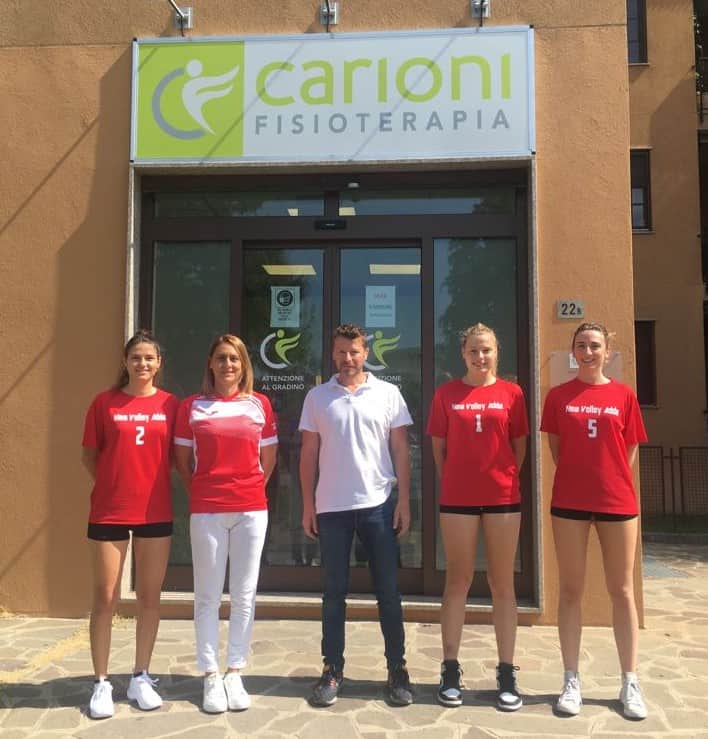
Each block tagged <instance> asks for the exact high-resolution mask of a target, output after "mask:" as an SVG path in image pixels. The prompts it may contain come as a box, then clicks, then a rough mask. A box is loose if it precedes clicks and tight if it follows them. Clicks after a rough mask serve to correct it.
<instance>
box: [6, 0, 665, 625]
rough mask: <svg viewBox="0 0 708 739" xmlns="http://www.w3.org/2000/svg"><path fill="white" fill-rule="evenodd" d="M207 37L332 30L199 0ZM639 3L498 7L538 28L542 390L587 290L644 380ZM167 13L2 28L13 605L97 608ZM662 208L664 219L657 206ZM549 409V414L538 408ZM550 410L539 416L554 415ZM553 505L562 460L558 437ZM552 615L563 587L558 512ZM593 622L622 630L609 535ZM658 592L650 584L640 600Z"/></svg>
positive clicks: (135, 8)
mask: <svg viewBox="0 0 708 739" xmlns="http://www.w3.org/2000/svg"><path fill="white" fill-rule="evenodd" d="M194 5H195V11H196V28H195V30H194V31H193V32H192V35H210V34H222V35H226V34H234V35H237V34H246V33H273V34H276V33H301V32H321V30H322V29H321V26H320V25H319V21H318V17H319V2H317V1H316V0H312V1H311V2H302V0H290V1H289V2H284V1H282V0H280V1H279V2H275V1H274V0H259V1H258V2H255V1H253V2H246V3H240V4H239V5H238V6H234V4H233V3H231V2H226V1H225V0H223V1H220V0H200V2H199V3H194ZM341 12H342V15H341V24H340V25H339V26H338V27H337V29H336V30H337V31H338V32H341V31H365V30H386V29H405V28H428V27H430V28H434V27H436V28H444V27H458V26H467V25H470V23H471V20H470V17H469V2H468V0H454V1H453V2H447V3H430V2H429V1H428V0H406V1H404V0H391V1H390V2H387V3H381V2H379V1H378V0H357V2H356V3H352V2H343V3H341ZM624 14H625V2H624V0H597V2H593V3H577V2H573V3H569V2H567V0H525V1H524V2H521V0H514V1H511V0H510V1H509V2H504V3H501V2H495V3H494V4H493V17H492V19H491V21H490V23H492V24H495V25H513V24H533V25H534V26H535V29H536V110H537V149H538V155H537V166H536V181H537V192H536V200H537V203H538V207H537V211H536V213H535V218H536V222H537V242H536V247H537V250H538V274H539V293H538V300H539V324H538V327H537V328H538V336H539V341H540V344H539V352H540V359H541V361H540V372H539V384H540V393H541V397H543V396H544V395H545V392H546V391H547V389H548V387H549V383H550V373H549V357H550V355H551V353H552V352H554V351H559V350H563V349H565V348H567V346H568V342H569V336H570V332H571V326H570V325H568V324H566V323H563V322H559V321H558V320H556V319H555V301H556V300H557V299H558V298H561V297H578V298H581V299H583V300H584V301H585V307H586V312H587V314H588V316H591V317H593V318H595V319H597V320H601V321H605V322H607V323H608V324H609V325H610V327H611V328H612V329H613V330H615V331H617V334H618V345H617V347H618V348H619V349H620V351H622V353H623V355H624V359H625V380H627V381H628V382H630V383H631V382H633V372H632V367H633V346H632V336H633V333H632V325H633V324H632V322H633V312H634V307H633V304H632V290H631V285H632V258H631V233H630V224H629V172H628V156H627V152H628V148H629V108H628V95H627V91H628V90H627V88H628V81H627V66H626V45H625V44H626V40H625V17H624ZM176 33H177V32H176V30H175V29H174V28H173V25H172V13H171V11H170V9H169V6H168V4H167V2H164V3H162V2H146V1H145V0H133V1H132V2H125V3H121V4H119V5H111V4H96V3H93V2H88V0H87V1H86V2H78V1H77V0H73V1H69V2H65V3H62V4H61V5H57V4H55V3H46V2H43V0H13V1H11V2H9V3H6V4H5V9H4V23H3V25H2V27H1V28H0V68H2V70H3V74H2V75H0V100H3V106H2V107H0V127H1V128H2V130H3V131H5V136H6V138H5V139H4V143H3V149H4V150H3V151H2V162H3V168H2V170H1V171H0V270H1V274H2V277H1V278H0V279H2V285H1V286H0V289H1V292H0V294H1V295H2V301H3V321H2V326H3V333H4V336H5V340H4V345H5V347H6V348H10V351H8V352H6V360H5V362H4V363H3V364H2V366H1V367H0V435H1V436H2V438H3V450H2V460H1V462H0V464H1V468H2V472H3V474H2V476H1V477H0V521H2V526H3V531H4V534H5V537H4V538H5V541H4V544H3V548H2V550H1V551H0V606H2V607H4V608H7V609H10V610H13V611H21V612H28V613H50V614H53V615H77V614H83V613H85V612H86V611H87V610H88V605H89V599H90V581H91V580H90V572H89V566H88V558H87V545H86V541H85V537H84V534H85V522H86V514H87V508H88V505H87V500H88V491H89V481H88V478H87V476H86V475H85V474H84V472H83V471H82V470H81V469H80V466H79V463H78V458H79V447H80V436H81V427H82V421H83V414H84V411H85V408H86V406H87V403H88V402H89V400H90V398H91V397H92V395H93V394H94V393H95V392H96V391H98V390H99V389H101V388H103V387H105V386H106V385H107V384H108V383H109V382H111V381H112V379H113V376H114V373H115V371H116V368H117V362H118V358H119V349H120V346H121V344H122V341H123V326H124V318H125V311H126V308H125V302H124V290H125V253H126V238H127V237H126V234H127V229H128V222H127V220H128V146H129V100H130V41H131V39H132V38H133V37H134V36H159V35H176ZM657 216H658V213H657ZM537 410H538V409H537ZM537 420H538V419H537V418H536V419H535V421H536V422H537ZM541 449H542V456H541V468H540V469H541V478H540V487H539V489H540V491H541V494H542V497H543V502H542V510H543V511H547V509H548V501H549V498H550V486H551V482H552V475H553V467H552V463H551V461H550V457H549V455H548V454H547V452H546V450H545V440H544V444H543V445H542V446H541ZM542 532H543V536H542V541H541V550H542V555H543V556H542V562H543V573H542V574H543V582H544V583H545V594H544V603H545V610H544V612H543V613H542V614H541V615H540V616H539V617H538V618H535V617H532V618H531V619H530V620H531V621H536V622H540V623H547V622H552V621H553V620H554V618H555V602H556V597H557V582H556V581H557V577H556V570H555V561H554V555H553V548H552V542H551V539H550V525H549V521H548V517H547V513H546V514H545V518H544V521H543V525H542ZM588 571H589V576H588V588H587V597H586V609H585V618H586V621H587V622H588V623H607V622H608V621H609V603H608V600H607V597H606V595H605V594H604V584H603V579H602V574H601V568H600V565H599V557H598V552H597V547H596V544H595V542H594V541H593V545H592V552H591V561H590V565H589V570H588ZM639 598H640V600H641V592H640V591H639Z"/></svg>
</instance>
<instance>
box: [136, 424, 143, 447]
mask: <svg viewBox="0 0 708 739" xmlns="http://www.w3.org/2000/svg"><path fill="white" fill-rule="evenodd" d="M143 444H145V426H136V427H135V446H143Z"/></svg>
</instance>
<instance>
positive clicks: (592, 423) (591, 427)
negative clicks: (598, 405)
mask: <svg viewBox="0 0 708 739" xmlns="http://www.w3.org/2000/svg"><path fill="white" fill-rule="evenodd" d="M588 438H589V439H597V418H588Z"/></svg>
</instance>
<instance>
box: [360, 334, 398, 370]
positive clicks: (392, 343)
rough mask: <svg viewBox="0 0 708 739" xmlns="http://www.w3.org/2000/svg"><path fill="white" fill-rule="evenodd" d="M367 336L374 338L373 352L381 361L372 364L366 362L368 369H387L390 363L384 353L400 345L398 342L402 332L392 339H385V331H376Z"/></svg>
mask: <svg viewBox="0 0 708 739" xmlns="http://www.w3.org/2000/svg"><path fill="white" fill-rule="evenodd" d="M367 338H368V339H369V341H371V339H373V342H372V344H371V352H372V354H373V355H374V356H375V357H376V359H378V361H379V364H371V363H369V362H365V364H366V367H367V369H370V370H376V371H378V370H382V369H386V368H387V367H388V364H387V363H386V360H385V359H384V358H383V355H384V354H385V353H386V352H389V351H391V349H395V348H396V347H397V346H398V342H399V341H400V340H401V334H398V336H394V337H393V338H390V339H384V335H383V331H376V332H374V333H373V334H370V335H369V336H368V337H367Z"/></svg>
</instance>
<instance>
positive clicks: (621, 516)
mask: <svg viewBox="0 0 708 739" xmlns="http://www.w3.org/2000/svg"><path fill="white" fill-rule="evenodd" d="M637 515H638V514H636V513H598V512H597V511H578V510H576V509H575V508H555V507H552V508H551V516H556V517H557V518H570V519H572V520H573V521H631V520H632V519H633V518H636V517H637Z"/></svg>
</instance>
